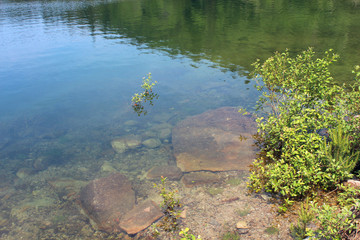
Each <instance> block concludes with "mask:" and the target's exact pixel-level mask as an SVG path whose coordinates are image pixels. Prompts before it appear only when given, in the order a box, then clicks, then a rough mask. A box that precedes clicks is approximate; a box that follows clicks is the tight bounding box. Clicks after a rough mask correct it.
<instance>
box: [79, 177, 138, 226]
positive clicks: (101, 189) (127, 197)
mask: <svg viewBox="0 0 360 240" xmlns="http://www.w3.org/2000/svg"><path fill="white" fill-rule="evenodd" d="M80 201H81V206H82V207H83V209H84V210H85V211H86V213H87V214H88V215H89V217H90V218H92V219H93V220H94V221H95V222H96V223H97V225H98V227H99V229H101V230H104V231H107V232H112V231H113V230H114V227H115V223H116V222H117V221H118V219H120V218H121V217H122V216H123V215H124V214H126V213H127V212H128V211H130V210H131V209H132V208H133V207H134V205H135V192H134V191H133V189H132V186H131V183H130V182H129V181H128V179H127V178H126V177H125V176H124V175H122V174H120V173H116V174H112V175H110V176H108V177H105V178H99V179H95V180H93V181H91V182H90V183H89V184H88V185H86V186H85V187H84V188H83V189H82V190H81V192H80Z"/></svg>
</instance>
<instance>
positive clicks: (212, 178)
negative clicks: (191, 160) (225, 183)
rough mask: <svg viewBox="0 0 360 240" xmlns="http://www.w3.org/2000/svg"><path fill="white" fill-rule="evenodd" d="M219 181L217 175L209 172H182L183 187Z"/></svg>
mask: <svg viewBox="0 0 360 240" xmlns="http://www.w3.org/2000/svg"><path fill="white" fill-rule="evenodd" d="M218 181H219V177H218V176H217V175H216V174H215V173H211V172H191V173H187V174H184V177H183V178H182V182H183V183H184V185H185V187H193V186H198V185H202V184H209V183H215V182H218Z"/></svg>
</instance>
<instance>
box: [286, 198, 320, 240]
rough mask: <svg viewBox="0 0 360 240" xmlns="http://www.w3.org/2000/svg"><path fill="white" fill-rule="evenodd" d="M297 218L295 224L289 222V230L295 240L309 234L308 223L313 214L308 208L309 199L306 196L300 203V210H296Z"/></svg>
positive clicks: (299, 239) (300, 239)
mask: <svg viewBox="0 0 360 240" xmlns="http://www.w3.org/2000/svg"><path fill="white" fill-rule="evenodd" d="M298 215H299V220H298V222H297V224H296V225H293V224H291V226H290V232H291V236H292V237H293V238H294V239H296V240H302V239H304V238H306V237H307V236H311V235H312V234H311V233H310V232H311V231H309V229H308V225H309V224H310V223H311V221H312V220H313V219H314V217H315V214H314V212H313V210H312V209H311V208H310V204H309V199H308V198H307V199H306V201H305V203H302V204H301V207H300V210H299V212H298Z"/></svg>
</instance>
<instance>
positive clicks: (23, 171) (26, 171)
mask: <svg viewBox="0 0 360 240" xmlns="http://www.w3.org/2000/svg"><path fill="white" fill-rule="evenodd" d="M33 174H34V170H33V169H30V168H20V169H19V170H18V171H17V172H16V176H17V177H18V178H20V179H25V178H27V177H29V176H30V175H33Z"/></svg>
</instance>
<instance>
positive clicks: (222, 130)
mask: <svg viewBox="0 0 360 240" xmlns="http://www.w3.org/2000/svg"><path fill="white" fill-rule="evenodd" d="M255 133H256V122H255V118H254V117H252V116H251V115H242V114H240V113H239V112H238V111H237V109H236V108H232V107H223V108H219V109H215V110H211V111H207V112H204V113H202V114H200V115H196V116H193V117H188V118H186V119H185V120H183V121H181V122H179V123H178V124H177V125H176V127H175V128H174V129H173V131H172V143H173V147H174V155H175V157H176V162H177V166H178V167H179V168H180V169H181V170H182V171H184V172H191V171H200V170H208V171H229V170H246V169H248V166H249V165H250V164H251V163H252V161H253V159H254V158H255V154H256V148H255V146H254V140H253V138H252V135H253V134H255Z"/></svg>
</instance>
